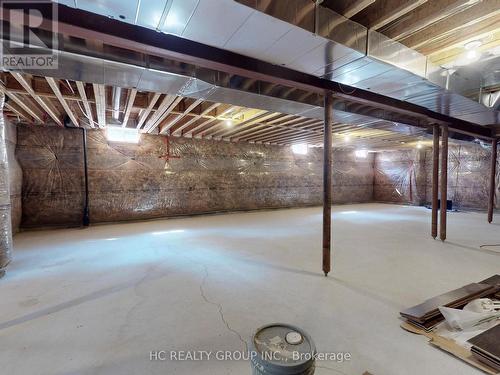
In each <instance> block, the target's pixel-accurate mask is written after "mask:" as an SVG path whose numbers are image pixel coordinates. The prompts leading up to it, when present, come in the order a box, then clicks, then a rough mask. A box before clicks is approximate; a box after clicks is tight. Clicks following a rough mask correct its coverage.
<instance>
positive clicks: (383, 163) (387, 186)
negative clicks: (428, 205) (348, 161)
mask: <svg viewBox="0 0 500 375" xmlns="http://www.w3.org/2000/svg"><path fill="white" fill-rule="evenodd" d="M426 160H427V158H426V154H425V151H422V150H404V151H390V152H381V153H377V154H376V156H375V164H374V165H375V179H374V199H375V201H380V202H395V203H410V204H415V205H421V204H424V203H425V199H426V169H425V166H426Z"/></svg>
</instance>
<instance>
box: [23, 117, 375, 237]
mask: <svg viewBox="0 0 500 375" xmlns="http://www.w3.org/2000/svg"><path fill="white" fill-rule="evenodd" d="M81 133H82V132H81V131H80V130H78V129H62V128H56V127H28V126H20V127H19V128H18V146H17V155H18V159H19V161H20V163H21V166H22V169H23V176H24V179H23V221H22V225H23V226H24V227H36V226H47V225H78V224H80V223H81V219H82V210H83V199H84V195H83V186H84V184H83V172H82V171H83V149H82V135H81ZM87 139H88V161H89V185H90V220H91V222H93V223H96V222H113V221H123V220H134V219H148V218H155V217H165V216H176V215H191V214H201V213H209V212H218V211H233V210H253V209H262V208H283V207H298V206H308V205H320V204H322V165H323V163H322V149H314V148H312V149H310V150H309V153H308V154H307V155H296V154H293V153H292V152H291V149H290V147H280V146H264V145H257V144H245V143H238V144H237V143H228V142H220V141H210V140H197V139H185V138H167V137H164V136H156V135H143V136H142V138H141V141H140V143H139V144H138V145H131V144H117V143H108V142H107V140H106V138H105V133H104V132H103V131H97V130H90V131H88V132H87ZM333 170H334V171H333V172H334V173H333V185H334V186H333V189H334V193H333V199H334V202H335V203H347V202H368V201H371V200H372V199H373V158H372V157H370V156H369V157H368V158H366V159H360V160H357V159H356V158H355V156H354V153H353V152H348V151H335V152H334V155H333Z"/></svg>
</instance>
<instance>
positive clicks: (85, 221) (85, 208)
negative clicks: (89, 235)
mask: <svg viewBox="0 0 500 375" xmlns="http://www.w3.org/2000/svg"><path fill="white" fill-rule="evenodd" d="M81 129H82V137H83V176H84V179H85V202H84V206H83V219H82V224H83V226H84V227H88V226H89V225H90V215H89V172H88V162H87V130H86V129H85V128H81Z"/></svg>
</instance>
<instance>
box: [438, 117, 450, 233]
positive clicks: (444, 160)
mask: <svg viewBox="0 0 500 375" xmlns="http://www.w3.org/2000/svg"><path fill="white" fill-rule="evenodd" d="M447 201H448V125H443V132H442V145H441V205H440V214H441V220H440V222H439V226H440V234H441V235H440V238H441V241H444V240H446V214H447V212H446V208H447Z"/></svg>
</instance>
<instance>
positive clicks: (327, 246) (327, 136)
mask: <svg viewBox="0 0 500 375" xmlns="http://www.w3.org/2000/svg"><path fill="white" fill-rule="evenodd" d="M332 120H333V96H332V93H331V92H326V93H325V120H324V144H323V272H324V273H325V276H328V272H330V256H331V254H330V253H331V225H332V216H331V213H332Z"/></svg>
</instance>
